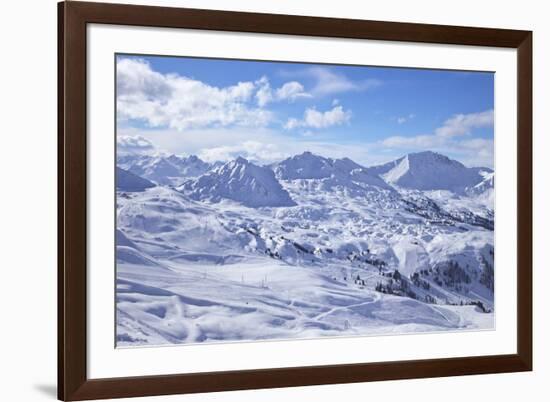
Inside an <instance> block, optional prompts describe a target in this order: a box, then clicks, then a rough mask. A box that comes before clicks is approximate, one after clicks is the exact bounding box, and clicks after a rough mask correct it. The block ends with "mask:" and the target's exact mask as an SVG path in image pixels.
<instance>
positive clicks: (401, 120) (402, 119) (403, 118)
mask: <svg viewBox="0 0 550 402" xmlns="http://www.w3.org/2000/svg"><path fill="white" fill-rule="evenodd" d="M415 117H416V115H415V114H414V113H409V114H408V115H407V116H400V117H398V118H397V119H396V120H397V123H398V124H403V123H406V122H407V121H409V120H411V119H414V118H415Z"/></svg>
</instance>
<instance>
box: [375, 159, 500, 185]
mask: <svg viewBox="0 0 550 402" xmlns="http://www.w3.org/2000/svg"><path fill="white" fill-rule="evenodd" d="M369 171H370V172H372V173H377V174H379V175H380V176H381V177H382V178H383V179H384V180H385V181H386V182H387V183H389V184H391V185H393V186H396V187H401V188H406V189H413V190H421V191H430V190H448V191H452V192H455V193H459V194H463V193H464V192H465V191H466V189H467V188H469V187H473V186H475V185H477V184H478V183H480V182H481V181H482V180H483V179H484V178H483V176H482V175H481V172H488V171H490V169H486V168H483V169H480V168H468V167H466V166H464V165H463V164H462V163H460V162H458V161H456V160H453V159H450V158H448V157H447V156H445V155H441V154H439V153H436V152H432V151H424V152H418V153H411V154H408V155H406V156H404V157H402V158H399V159H397V160H395V161H392V162H388V163H386V164H384V165H380V166H375V167H372V168H369Z"/></svg>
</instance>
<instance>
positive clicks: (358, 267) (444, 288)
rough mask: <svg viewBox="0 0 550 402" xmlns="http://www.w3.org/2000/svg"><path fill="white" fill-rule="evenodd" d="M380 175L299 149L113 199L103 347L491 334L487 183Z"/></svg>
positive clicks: (491, 250)
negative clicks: (425, 186)
mask: <svg viewBox="0 0 550 402" xmlns="http://www.w3.org/2000/svg"><path fill="white" fill-rule="evenodd" d="M430 158H431V157H430ZM430 160H431V159H430ZM434 160H436V161H439V160H440V158H435V159H434ZM451 162H453V161H451ZM399 163H400V162H396V163H394V165H393V168H395V167H396V166H398V165H399ZM445 163H447V162H445ZM451 165H452V166H455V167H456V166H457V165H456V164H455V163H451ZM393 168H391V167H390V169H387V167H386V168H384V169H387V170H386V173H387V172H389V171H391V170H392V169H393ZM464 169H467V168H464ZM416 171H418V170H416ZM476 171H477V172H479V171H481V172H485V173H484V174H485V176H481V175H479V173H476V174H478V176H479V180H478V182H477V183H482V182H483V183H485V182H484V181H488V180H489V179H488V177H489V175H492V173H491V172H489V170H487V169H477V170H476ZM380 174H381V175H382V176H383V175H384V172H383V171H381V169H380V167H378V168H375V169H374V170H370V168H363V167H362V166H360V165H358V164H356V163H355V162H353V161H351V160H349V159H337V160H334V159H330V158H324V157H320V156H317V155H314V154H311V153H304V154H302V155H298V156H296V157H293V158H289V159H286V160H285V161H282V162H280V163H278V164H275V165H271V166H269V167H262V166H257V165H254V164H252V163H250V162H248V161H247V160H245V159H243V158H238V159H237V160H234V161H231V162H228V163H226V164H224V165H220V166H217V167H215V168H213V169H210V170H209V171H207V172H205V173H203V174H202V175H200V176H198V177H196V178H191V179H189V178H188V179H186V180H185V181H184V183H183V184H182V185H181V186H180V187H177V188H173V187H170V186H162V185H158V186H155V187H151V188H146V189H143V190H142V191H117V232H116V238H117V345H118V346H132V345H145V344H167V343H169V344H177V343H194V342H217V341H251V340H263V339H276V338H282V339H285V338H286V339H288V338H312V337H319V336H340V335H348V336H349V335H381V334H388V333H414V332H427V331H449V330H452V331H456V330H479V329H491V328H493V326H494V302H493V300H494V269H495V267H494V238H493V220H494V207H493V203H492V201H491V199H490V197H489V195H488V194H489V192H492V183H485V184H482V185H480V186H479V187H481V186H485V185H486V184H487V188H486V189H485V190H483V191H476V192H475V194H473V193H472V194H471V195H470V193H469V192H466V191H451V190H440V189H436V190H429V191H428V190H426V191H424V190H419V189H408V188H404V187H402V186H400V185H398V184H396V183H395V182H390V183H386V182H384V181H383V180H382V179H381V178H380V176H379V175H380ZM468 174H469V173H468ZM491 180H492V179H491ZM457 182H460V181H459V180H458V179H457ZM477 183H476V185H477ZM461 185H462V184H461ZM474 187H475V185H474Z"/></svg>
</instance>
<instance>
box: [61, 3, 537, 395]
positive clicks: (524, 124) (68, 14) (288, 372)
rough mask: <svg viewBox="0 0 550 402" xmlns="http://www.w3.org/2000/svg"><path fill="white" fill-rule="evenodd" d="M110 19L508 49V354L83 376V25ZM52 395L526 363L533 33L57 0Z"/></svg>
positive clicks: (330, 379)
mask: <svg viewBox="0 0 550 402" xmlns="http://www.w3.org/2000/svg"><path fill="white" fill-rule="evenodd" d="M91 23H96V24H115V25H134V26H146V27H147V26H148V27H169V28H192V29H203V30H217V31H241V32H255V33H271V34H280V35H306V36H320V37H338V38H355V39H375V40H386V41H406V42H422V43H438V44H457V45H471V46H490V47H502V48H512V49H517V74H518V75H517V79H518V80H517V83H518V87H517V113H518V114H517V116H518V126H517V144H518V145H517V157H518V171H517V174H518V193H517V211H518V214H517V228H518V233H517V238H518V243H517V253H518V265H517V307H518V311H517V353H515V354H509V355H497V356H479V357H461V358H445V359H429V360H416V361H397V362H382V363H364V364H345V365H328V366H315V367H295V368H284V367H283V368H276V369H261V370H245V371H231V372H206V373H197V374H178V375H161V376H147V377H126V378H105V379H89V378H88V377H87V372H86V362H87V351H86V350H87V339H86V329H87V319H86V311H87V310H86V307H87V306H86V303H87V302H86V297H87V296H86V269H87V266H86V264H87V262H86V261H87V246H86V240H87V239H86V229H87V227H86V225H87V223H86V211H87V201H86V199H87V198H86V196H87V180H86V169H87V168H86V166H87V165H86V135H87V134H86V79H87V75H86V74H87V72H86V26H87V24H91ZM58 27H59V28H58V29H59V31H58V46H59V47H58V135H59V142H58V264H59V265H58V397H59V399H61V400H84V399H100V398H116V397H131V396H148V395H163V394H164V395H165V394H176V393H196V392H212V391H226V390H239V389H253V388H256V389H257V388H272V387H290V386H301V385H318V384H335V383H353V382H364V381H380V380H392V379H408V378H424V377H442V376H454V375H468V374H484V373H503V372H516V371H530V370H532V32H530V31H517V30H504V29H487V28H470V27H456V26H441V25H425V24H411V23H395V22H379V21H362V20H349V19H336V18H318V17H304V16H289V15H271V14H256V13H241V12H227V11H210V10H196V9H179V8H167V7H150V6H134V5H118V4H101V3H88V2H86V3H80V2H72V1H71V2H64V3H59V4H58Z"/></svg>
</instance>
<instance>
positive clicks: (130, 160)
mask: <svg viewBox="0 0 550 402" xmlns="http://www.w3.org/2000/svg"><path fill="white" fill-rule="evenodd" d="M117 165H118V166H120V167H121V168H123V169H125V170H128V171H129V172H132V173H134V174H136V175H138V176H141V177H143V178H145V179H148V180H151V181H153V182H155V183H158V184H162V185H178V184H180V183H182V182H183V180H184V179H185V178H189V177H198V176H200V175H201V174H204V173H206V172H207V171H208V170H210V169H212V167H213V165H210V164H209V163H207V162H204V161H203V160H201V159H200V158H199V157H198V156H195V155H190V156H188V157H182V156H179V155H166V154H157V155H141V154H121V155H119V156H118V157H117Z"/></svg>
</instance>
